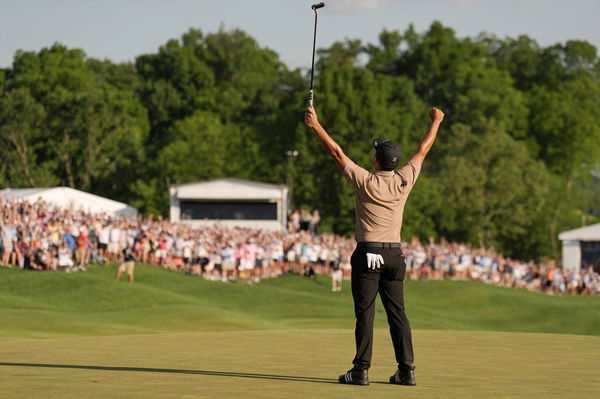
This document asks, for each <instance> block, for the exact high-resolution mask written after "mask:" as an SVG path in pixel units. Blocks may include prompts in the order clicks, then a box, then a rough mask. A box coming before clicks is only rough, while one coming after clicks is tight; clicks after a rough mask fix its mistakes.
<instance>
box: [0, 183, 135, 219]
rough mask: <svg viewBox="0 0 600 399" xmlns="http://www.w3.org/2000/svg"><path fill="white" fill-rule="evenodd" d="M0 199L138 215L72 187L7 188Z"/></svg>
mask: <svg viewBox="0 0 600 399" xmlns="http://www.w3.org/2000/svg"><path fill="white" fill-rule="evenodd" d="M0 197H1V198H8V199H21V200H26V201H29V202H35V201H37V200H38V199H39V198H41V199H42V200H44V201H46V202H48V203H51V204H54V205H57V206H60V207H63V208H72V209H75V210H83V211H85V212H89V213H106V214H108V215H111V216H126V217H129V216H135V215H137V209H136V208H134V207H132V206H129V205H127V204H125V203H123V202H118V201H113V200H111V199H108V198H104V197H100V196H99V195H94V194H90V193H86V192H85V191H80V190H76V189H74V188H70V187H46V188H6V189H4V190H0Z"/></svg>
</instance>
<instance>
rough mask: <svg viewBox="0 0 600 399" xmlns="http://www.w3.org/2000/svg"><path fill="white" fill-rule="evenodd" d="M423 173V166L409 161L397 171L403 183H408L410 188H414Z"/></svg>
mask: <svg viewBox="0 0 600 399" xmlns="http://www.w3.org/2000/svg"><path fill="white" fill-rule="evenodd" d="M420 172H421V165H420V164H419V163H418V162H415V161H413V160H410V161H408V162H407V163H406V164H405V165H404V166H403V167H401V168H400V169H399V170H397V171H396V173H398V174H399V175H400V176H401V177H402V180H403V182H406V184H407V185H408V187H409V188H412V186H414V184H415V183H416V182H417V178H418V177H419V173H420Z"/></svg>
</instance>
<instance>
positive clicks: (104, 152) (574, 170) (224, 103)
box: [0, 22, 600, 259]
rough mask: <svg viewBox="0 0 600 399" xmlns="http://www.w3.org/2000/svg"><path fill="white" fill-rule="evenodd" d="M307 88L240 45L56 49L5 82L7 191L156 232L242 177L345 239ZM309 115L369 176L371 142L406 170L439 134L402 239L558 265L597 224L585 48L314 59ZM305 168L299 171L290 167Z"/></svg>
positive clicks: (488, 48) (501, 44)
mask: <svg viewBox="0 0 600 399" xmlns="http://www.w3.org/2000/svg"><path fill="white" fill-rule="evenodd" d="M306 75H307V72H306V71H301V70H299V69H291V68H289V67H288V66H286V65H285V64H284V63H283V62H282V61H281V60H280V59H279V57H278V55H277V54H276V53H275V52H274V51H272V50H270V49H268V48H265V47H261V46H260V45H259V44H258V43H257V42H256V41H255V40H254V39H253V38H252V37H250V36H249V35H248V34H246V33H245V32H243V31H241V30H233V31H225V30H220V31H218V32H216V33H208V34H205V33H203V32H201V31H200V30H197V29H191V30H189V31H188V32H186V33H185V34H184V35H183V36H182V37H181V38H180V39H177V40H175V39H173V40H169V41H168V42H167V43H166V44H164V45H163V46H161V47H160V48H159V49H158V51H157V52H156V53H153V54H145V55H141V56H139V57H137V58H136V59H135V61H134V62H131V63H120V64H117V63H113V62H111V61H109V60H97V59H93V58H88V57H86V55H85V53H84V52H83V51H82V50H80V49H71V48H67V47H65V46H64V45H61V44H54V45H53V46H51V47H48V48H44V49H42V50H40V51H38V52H28V51H18V52H17V53H16V54H15V57H14V60H13V63H12V66H11V67H9V68H6V69H3V70H0V141H1V143H2V145H0V155H1V156H0V186H1V187H47V186H55V185H66V186H70V187H74V188H77V189H81V190H85V191H89V192H93V193H95V194H98V195H103V196H107V197H109V198H113V199H117V200H121V201H125V202H128V203H130V204H132V205H134V206H137V207H138V208H139V209H140V210H141V211H142V212H143V213H151V214H162V215H166V213H167V207H168V194H167V187H168V186H169V185H171V184H180V183H186V182H191V181H198V180H210V179H215V178H220V177H237V178H242V179H250V180H259V181H264V182H271V183H278V184H285V183H286V181H288V179H289V178H290V177H292V178H293V181H294V202H295V204H296V205H297V206H307V207H310V208H314V207H318V208H320V209H322V214H323V221H322V227H323V229H324V230H326V231H327V230H328V231H334V232H337V233H341V234H351V233H352V230H353V226H354V212H353V206H354V198H353V194H352V188H351V186H350V185H349V184H348V183H346V182H345V181H344V179H343V177H342V175H341V174H340V173H339V172H338V171H337V170H336V168H335V166H334V164H333V162H331V160H330V159H328V158H327V157H326V156H325V154H324V152H323V151H322V150H321V149H320V148H319V144H318V142H317V140H315V138H314V137H312V136H311V133H310V132H309V131H308V130H307V129H306V128H305V127H304V126H303V124H302V113H303V109H304V107H305V101H306V95H307V88H306V86H307V84H306ZM315 89H316V90H315V93H316V95H315V106H316V108H317V110H318V112H319V115H320V120H321V122H322V124H323V125H324V126H325V127H326V129H327V130H328V131H329V132H330V133H331V134H332V137H333V138H334V139H335V140H336V141H338V143H339V144H340V145H341V146H342V148H344V150H345V152H346V153H347V154H348V155H349V157H350V158H351V159H353V160H354V161H355V162H356V163H358V164H360V165H362V166H364V167H369V166H370V158H371V156H372V147H371V145H370V143H371V141H372V139H373V138H375V137H388V138H391V139H394V140H396V141H397V142H398V143H399V144H400V145H401V148H402V149H403V151H404V157H405V159H407V158H408V157H409V156H410V155H411V154H412V152H413V151H415V150H416V148H417V145H418V142H419V140H420V139H421V137H422V135H423V134H424V133H425V129H426V127H427V115H426V110H427V108H428V107H429V106H437V107H439V108H441V109H443V110H444V112H445V113H446V120H445V122H444V125H443V127H442V129H441V132H440V134H439V136H438V141H437V143H436V144H435V145H434V147H433V149H432V152H431V153H430V154H429V155H428V158H427V160H426V162H425V164H424V168H423V171H422V175H421V177H420V181H419V183H418V184H417V186H416V187H415V189H414V191H413V194H412V195H411V198H410V199H409V203H408V205H407V209H406V216H405V219H404V220H405V222H404V227H403V236H404V237H405V238H407V237H410V236H413V235H415V236H418V237H420V238H422V239H427V238H428V237H434V238H436V239H439V238H441V237H445V238H446V239H448V240H453V241H460V242H468V243H472V244H474V245H481V246H487V247H495V248H496V249H498V250H502V251H503V252H504V253H506V254H508V255H512V256H515V257H519V258H541V257H553V258H555V259H558V258H559V254H560V248H559V242H558V239H557V235H558V233H559V232H560V231H562V230H565V229H567V228H573V227H578V226H580V225H581V222H582V218H585V220H586V222H587V223H590V222H593V221H597V220H598V218H597V217H596V216H594V215H593V214H590V210H594V209H596V210H598V209H600V203H599V202H598V201H599V199H600V188H599V186H600V184H599V183H600V59H599V58H598V54H597V49H596V48H595V47H594V46H593V45H591V44H590V43H588V42H585V41H579V40H571V41H567V42H566V43H565V44H556V45H552V46H548V47H542V46H540V45H539V44H538V43H537V42H536V41H535V40H533V39H531V38H529V37H527V36H519V37H518V38H506V39H500V38H497V37H494V36H491V35H487V34H481V35H479V36H478V37H474V38H459V37H457V35H456V34H455V32H454V31H453V30H452V29H450V28H448V27H445V26H443V25H442V24H441V23H438V22H435V23H433V24H432V25H431V26H430V27H429V29H428V30H427V31H425V32H422V33H419V32H416V31H415V30H414V28H413V27H412V26H409V27H408V28H407V29H405V30H404V31H403V32H401V31H399V30H394V31H388V30H384V31H383V32H381V34H380V36H379V43H377V44H371V43H362V42H361V41H359V40H350V39H348V40H345V41H340V42H336V43H334V44H333V45H332V46H331V47H329V48H326V49H321V50H319V60H318V63H317V67H316V82H315ZM289 150H296V151H298V153H299V156H298V157H297V159H296V161H295V162H293V163H292V162H290V161H289V160H288V159H287V158H286V151H289Z"/></svg>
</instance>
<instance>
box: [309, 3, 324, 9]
mask: <svg viewBox="0 0 600 399" xmlns="http://www.w3.org/2000/svg"><path fill="white" fill-rule="evenodd" d="M323 7H325V3H318V4H313V5H312V6H311V7H310V8H312V9H313V10H316V9H319V8H323Z"/></svg>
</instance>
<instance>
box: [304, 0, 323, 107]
mask: <svg viewBox="0 0 600 399" xmlns="http://www.w3.org/2000/svg"><path fill="white" fill-rule="evenodd" d="M323 7H325V3H318V4H313V5H312V6H311V7H310V8H312V10H313V11H314V12H315V33H314V36H313V51H312V66H311V68H310V91H309V92H308V106H309V107H311V108H312V106H313V97H314V92H313V79H314V73H315V46H316V44H317V10H318V9H319V8H323Z"/></svg>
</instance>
